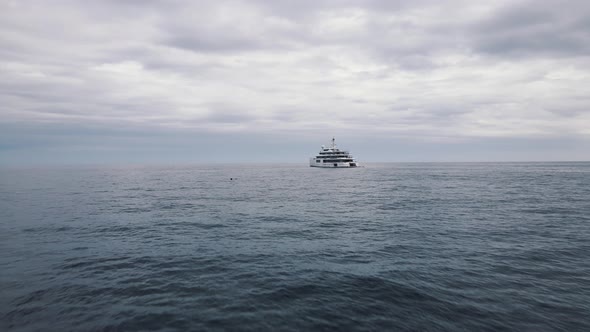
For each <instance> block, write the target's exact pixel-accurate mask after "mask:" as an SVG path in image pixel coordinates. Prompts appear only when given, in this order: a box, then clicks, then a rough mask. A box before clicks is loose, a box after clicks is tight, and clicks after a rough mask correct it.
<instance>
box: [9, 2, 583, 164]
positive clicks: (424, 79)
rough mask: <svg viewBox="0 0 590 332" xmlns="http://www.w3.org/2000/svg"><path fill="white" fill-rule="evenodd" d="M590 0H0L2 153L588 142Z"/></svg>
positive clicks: (436, 152) (144, 156) (398, 151)
mask: <svg viewBox="0 0 590 332" xmlns="http://www.w3.org/2000/svg"><path fill="white" fill-rule="evenodd" d="M589 108H590V2H589V1H585V0H580V1H539V0H536V1H514V0H510V1H471V0H470V1H434V0H433V1H420V0H417V1H416V0H414V1H397V0H373V1H346V0H341V1H327V0H309V1H308V0H298V1H271V0H254V1H219V0H216V1H140V0H137V1H132V0H129V1H121V0H112V1H45V0H40V1H26V0H18V1H7V0H0V164H11V165H12V164H16V165H18V164H45V163H49V164H56V163H57V164H59V163H66V164H67V163H137V162H148V163H177V162H216V161H218V162H234V161H235V162H242V161H246V162H250V161H255V162H256V161H259V162H266V161H270V162H281V161H286V162H302V163H307V160H308V158H309V157H311V156H313V155H314V154H315V153H317V152H318V150H319V146H320V145H322V144H328V143H329V141H330V139H331V138H332V136H335V137H336V140H337V143H340V146H341V147H344V148H349V149H351V152H352V153H353V154H354V155H355V156H356V157H357V158H358V159H360V161H361V162H362V161H511V160H512V161H521V160H590V109H589Z"/></svg>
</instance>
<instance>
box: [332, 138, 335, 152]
mask: <svg viewBox="0 0 590 332" xmlns="http://www.w3.org/2000/svg"><path fill="white" fill-rule="evenodd" d="M335 141H336V138H334V137H332V149H334V148H335V147H336V143H335Z"/></svg>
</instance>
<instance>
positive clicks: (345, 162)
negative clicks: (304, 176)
mask: <svg viewBox="0 0 590 332" xmlns="http://www.w3.org/2000/svg"><path fill="white" fill-rule="evenodd" d="M309 166H311V167H329V168H335V167H340V168H350V167H358V166H359V165H358V163H357V162H356V160H355V159H354V158H353V157H352V156H351V155H350V153H348V151H344V150H340V149H339V148H338V147H336V139H335V138H332V145H331V146H330V147H325V146H323V145H322V149H321V150H320V152H319V154H318V155H317V156H315V157H314V158H311V159H310V160H309Z"/></svg>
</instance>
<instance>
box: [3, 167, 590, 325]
mask: <svg viewBox="0 0 590 332" xmlns="http://www.w3.org/2000/svg"><path fill="white" fill-rule="evenodd" d="M230 178H231V179H230ZM0 330H2V331H145V330H159V331H175V330H177V331H188V330H208V331H222V330H236V331H238V330H244V331H247V330H250V331H260V330H267V331H276V330H280V331H302V330H323V331H326V330H335V331H336V330H338V331H342V330H346V331H362V330H367V331H383V330H397V331H464V330H469V331H503V330H510V331H590V163H587V162H578V163H387V164H368V165H366V167H364V168H356V169H320V168H310V167H307V166H306V165H303V164H302V165H297V164H285V165H277V164H273V165H263V164H260V165H254V164H244V165H238V164H235V165H188V166H176V167H170V166H166V167H163V166H162V167H155V166H125V167H123V166H121V167H105V166H102V167H63V168H43V169H1V170H0Z"/></svg>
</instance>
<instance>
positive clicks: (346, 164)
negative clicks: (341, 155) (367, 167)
mask: <svg viewBox="0 0 590 332" xmlns="http://www.w3.org/2000/svg"><path fill="white" fill-rule="evenodd" d="M309 166H310V167H321V168H354V167H359V164H358V163H357V162H342V163H334V162H327V163H324V162H322V160H320V162H319V163H318V162H316V160H315V158H314V159H311V160H310V161H309Z"/></svg>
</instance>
